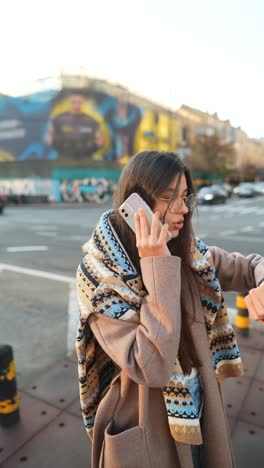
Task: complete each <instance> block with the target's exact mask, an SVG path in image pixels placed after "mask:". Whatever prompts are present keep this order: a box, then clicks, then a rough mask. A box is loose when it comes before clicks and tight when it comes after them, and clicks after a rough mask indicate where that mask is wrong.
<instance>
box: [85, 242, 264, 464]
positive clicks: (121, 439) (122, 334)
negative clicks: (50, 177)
mask: <svg viewBox="0 0 264 468" xmlns="http://www.w3.org/2000/svg"><path fill="white" fill-rule="evenodd" d="M209 249H210V251H211V253H212V256H213V259H214V264H215V267H216V270H217V274H218V279H219V282H220V285H221V288H222V290H223V291H248V290H249V289H251V288H254V287H256V286H257V285H258V284H259V283H260V282H261V280H263V278H264V259H263V258H262V257H260V256H259V255H255V254H252V255H249V256H247V257H244V256H242V255H240V254H238V253H233V254H230V253H227V252H225V251H224V250H222V249H220V248H217V247H210V248H209ZM141 269H142V278H143V281H144V284H145V287H146V289H147V292H148V294H147V295H146V296H145V297H144V299H143V303H142V306H141V310H140V324H135V323H131V322H125V321H122V320H113V319H111V318H109V317H107V316H105V315H100V314H97V315H95V314H93V313H92V314H91V315H90V317H89V319H88V320H89V325H90V327H91V329H92V331H93V333H94V335H95V337H96V339H97V341H98V342H99V343H100V345H101V347H102V348H103V349H104V350H105V352H106V353H107V354H108V355H109V356H110V357H111V359H112V360H113V362H114V363H115V365H116V374H115V377H114V379H113V381H112V383H111V386H110V388H109V390H108V392H107V393H106V395H105V396H104V397H103V399H102V401H101V402H100V404H99V408H98V411H97V414H96V418H95V426H94V431H93V441H92V468H192V467H193V463H192V456H191V448H190V445H187V444H183V443H179V442H177V441H175V440H174V439H173V438H172V436H171V434H170V430H169V425H168V417H167V412H166V407H165V403H164V398H163V395H162V390H161V388H162V387H163V386H165V385H166V384H167V382H168V381H169V379H170V376H171V373H172V368H173V363H174V360H175V356H176V354H177V350H178V347H179V340H180V327H181V308H180V294H181V295H182V298H183V300H184V302H185V304H186V310H187V311H188V322H189V329H190V334H191V335H192V337H193V341H194V345H195V348H196V352H197V357H198V359H199V360H200V361H201V362H202V367H200V368H199V371H200V376H201V381H202V387H203V393H204V410H203V446H202V463H203V467H204V468H233V467H234V466H235V462H234V459H233V454H232V447H231V440H230V434H229V429H228V425H227V419H226V415H225V410H224V405H223V400H222V396H221V389H220V386H219V384H218V382H217V380H216V375H215V372H214V370H213V367H212V359H211V351H210V349H209V345H208V336H207V332H206V327H205V321H204V314H203V311H202V306H201V300H200V296H199V291H198V288H197V284H196V279H195V273H194V272H193V271H192V270H191V269H186V268H182V266H181V259H180V258H178V257H147V258H144V259H142V260H141ZM175 284H178V285H180V284H181V288H175Z"/></svg>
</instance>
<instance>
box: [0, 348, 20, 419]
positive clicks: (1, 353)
mask: <svg viewBox="0 0 264 468" xmlns="http://www.w3.org/2000/svg"><path fill="white" fill-rule="evenodd" d="M18 421H19V397H18V395H17V386H16V368H15V362H14V358H13V351H12V348H11V346H9V345H0V424H1V425H2V426H5V427H8V426H12V425H13V424H16V423H17V422H18Z"/></svg>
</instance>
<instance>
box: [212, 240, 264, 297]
mask: <svg viewBox="0 0 264 468" xmlns="http://www.w3.org/2000/svg"><path fill="white" fill-rule="evenodd" d="M209 250H210V252H211V254H212V257H213V261H214V265H215V268H216V272H217V276H218V279H219V282H220V285H221V288H222V289H223V291H238V292H247V291H249V290H250V289H252V288H255V287H256V286H258V285H259V284H260V283H261V282H262V281H263V279H264V257H261V256H260V255H258V254H250V255H247V256H244V255H242V254H240V253H238V252H233V253H228V252H226V251H225V250H223V249H220V248H219V247H209Z"/></svg>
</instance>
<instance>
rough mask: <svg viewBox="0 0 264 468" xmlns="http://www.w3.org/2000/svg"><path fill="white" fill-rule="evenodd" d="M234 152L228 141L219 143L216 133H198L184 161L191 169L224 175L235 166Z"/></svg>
mask: <svg viewBox="0 0 264 468" xmlns="http://www.w3.org/2000/svg"><path fill="white" fill-rule="evenodd" d="M235 156H236V152H235V149H234V146H233V145H232V144H230V143H221V141H220V139H219V137H218V136H217V135H212V136H207V135H199V136H197V137H196V139H195V142H194V143H193V144H191V145H190V153H189V155H188V156H186V158H185V161H186V163H187V165H188V166H189V167H190V169H192V170H197V171H205V172H208V173H217V174H219V175H222V176H223V177H225V176H226V175H227V174H228V173H229V172H230V171H231V170H233V169H234V167H235V165H236V164H235V163H236V161H235V159H236V158H235Z"/></svg>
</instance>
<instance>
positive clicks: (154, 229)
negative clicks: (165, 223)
mask: <svg viewBox="0 0 264 468" xmlns="http://www.w3.org/2000/svg"><path fill="white" fill-rule="evenodd" d="M160 229H161V228H160V220H159V212H158V211H156V213H155V214H154V216H153V219H152V223H151V227H150V242H151V243H154V242H155V243H156V242H157V240H158V237H159V233H160Z"/></svg>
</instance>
